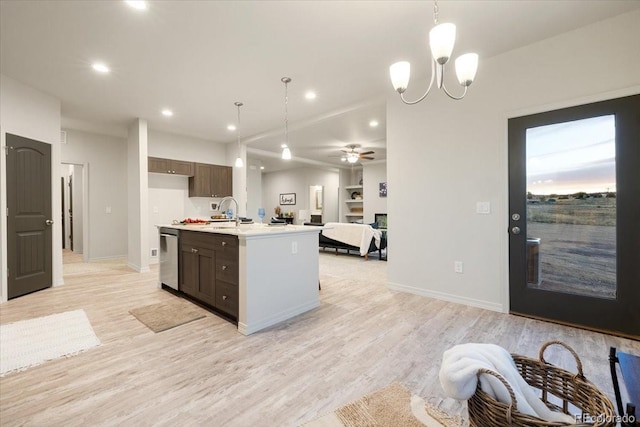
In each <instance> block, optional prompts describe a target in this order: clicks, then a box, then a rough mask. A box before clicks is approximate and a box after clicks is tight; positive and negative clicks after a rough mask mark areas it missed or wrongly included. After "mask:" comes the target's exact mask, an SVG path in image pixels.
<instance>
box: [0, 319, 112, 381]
mask: <svg viewBox="0 0 640 427" xmlns="http://www.w3.org/2000/svg"><path fill="white" fill-rule="evenodd" d="M0 343H1V344H0V376H4V375H6V374H8V373H10V372H15V371H22V370H25V369H27V368H30V367H33V366H38V365H40V364H42V363H43V362H46V361H47V360H54V359H58V358H60V357H63V356H67V357H68V356H73V355H75V354H78V353H80V352H82V351H85V350H88V349H90V348H92V347H96V346H98V345H100V340H99V339H98V337H97V336H96V334H95V333H94V332H93V328H92V327H91V323H89V319H88V318H87V314H86V313H85V312H84V310H75V311H67V312H64V313H58V314H52V315H50V316H44V317H38V318H36V319H29V320H22V321H19V322H15V323H9V324H6V325H0Z"/></svg>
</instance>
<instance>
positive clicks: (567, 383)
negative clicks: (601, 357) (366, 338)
mask: <svg viewBox="0 0 640 427" xmlns="http://www.w3.org/2000/svg"><path fill="white" fill-rule="evenodd" d="M553 344H559V345H561V346H563V347H564V348H566V349H567V350H568V351H569V352H570V353H571V354H572V355H573V357H574V358H575V360H576V364H577V367H578V373H577V374H573V373H571V372H568V371H565V370H564V369H560V368H557V367H555V366H553V365H551V364H550V363H548V362H546V361H545V360H544V351H545V350H546V349H547V347H549V346H550V345H553ZM512 356H513V360H514V361H515V363H516V366H517V368H518V371H519V372H520V375H522V377H523V378H524V379H525V381H526V382H527V383H528V384H529V385H530V386H532V387H535V388H537V389H539V390H541V391H542V396H541V399H542V401H543V402H544V403H545V404H546V405H547V406H548V407H549V408H551V409H553V410H557V411H562V412H564V413H565V414H568V413H569V405H570V404H571V405H573V406H575V407H577V408H578V409H579V410H580V411H582V414H580V415H582V418H581V420H583V422H584V423H583V424H566V423H562V422H556V421H545V420H542V419H540V418H537V417H533V416H531V415H527V414H522V413H520V412H518V402H516V398H515V395H514V393H513V390H512V389H511V387H510V386H509V384H508V383H507V381H506V380H505V379H504V378H503V377H502V376H500V375H499V374H498V373H496V372H494V371H491V370H488V369H481V370H480V371H479V372H478V378H479V377H480V375H482V374H487V375H493V376H494V377H496V378H498V379H499V380H500V381H501V382H502V383H503V384H504V385H505V387H506V388H507V390H508V391H509V395H510V396H511V404H505V403H502V402H498V401H497V400H495V399H494V398H492V397H491V396H489V395H488V394H487V393H485V392H483V391H482V390H480V382H479V381H478V388H477V389H476V392H475V394H474V395H473V396H471V399H469V401H468V408H469V421H470V424H471V426H473V427H504V426H517V427H560V426H569V425H571V426H576V425H581V426H610V427H614V426H615V425H616V413H615V411H614V409H613V404H612V403H611V401H610V400H609V399H608V398H607V397H606V396H605V395H604V393H602V392H601V391H600V390H598V389H597V388H596V386H594V385H593V384H592V383H591V382H590V381H588V380H587V379H586V378H585V377H584V374H583V373H582V362H580V358H579V357H578V355H577V354H576V352H575V351H573V349H572V348H571V347H569V346H568V345H566V344H564V343H563V342H560V341H549V342H547V343H545V344H544V345H543V346H542V347H541V348H540V353H539V360H536V359H531V358H528V357H523V356H518V355H516V354H512ZM549 395H554V396H556V397H557V398H559V399H560V400H562V407H559V406H557V405H555V404H553V403H551V402H549V401H548V398H549ZM587 421H588V422H587Z"/></svg>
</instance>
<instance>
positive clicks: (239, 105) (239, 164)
mask: <svg viewBox="0 0 640 427" xmlns="http://www.w3.org/2000/svg"><path fill="white" fill-rule="evenodd" d="M234 105H235V106H236V107H238V127H237V128H236V129H237V130H238V132H237V135H238V157H237V158H236V167H237V168H241V167H243V166H244V162H243V161H242V157H240V151H241V150H240V107H242V105H244V104H242V102H235V103H234Z"/></svg>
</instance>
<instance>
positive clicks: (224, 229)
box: [156, 222, 322, 237]
mask: <svg viewBox="0 0 640 427" xmlns="http://www.w3.org/2000/svg"><path fill="white" fill-rule="evenodd" d="M156 227H158V228H160V227H165V228H174V229H177V230H185V231H200V232H203V233H216V234H229V235H233V236H238V237H252V236H265V235H271V236H273V235H279V234H285V235H288V234H294V233H315V234H318V233H319V232H320V231H321V230H322V227H315V226H310V225H291V224H286V225H269V224H260V223H253V224H239V225H238V226H237V227H236V224H235V222H212V223H210V224H160V225H156Z"/></svg>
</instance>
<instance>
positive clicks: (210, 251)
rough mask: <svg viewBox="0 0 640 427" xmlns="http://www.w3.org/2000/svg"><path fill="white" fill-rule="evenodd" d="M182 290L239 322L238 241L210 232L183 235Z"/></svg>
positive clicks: (187, 232) (233, 237) (183, 233)
mask: <svg viewBox="0 0 640 427" xmlns="http://www.w3.org/2000/svg"><path fill="white" fill-rule="evenodd" d="M179 274H180V275H179V277H180V280H179V286H178V288H179V290H180V291H181V292H184V293H185V294H187V295H188V296H190V297H192V298H194V299H196V300H198V301H200V302H202V303H204V304H206V305H207V306H209V307H211V308H214V309H215V310H216V311H220V312H222V313H223V314H225V315H226V316H229V317H233V318H234V319H237V318H238V238H237V237H236V236H228V235H218V234H213V233H206V232H197V231H183V232H182V233H181V234H180V273H179Z"/></svg>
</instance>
